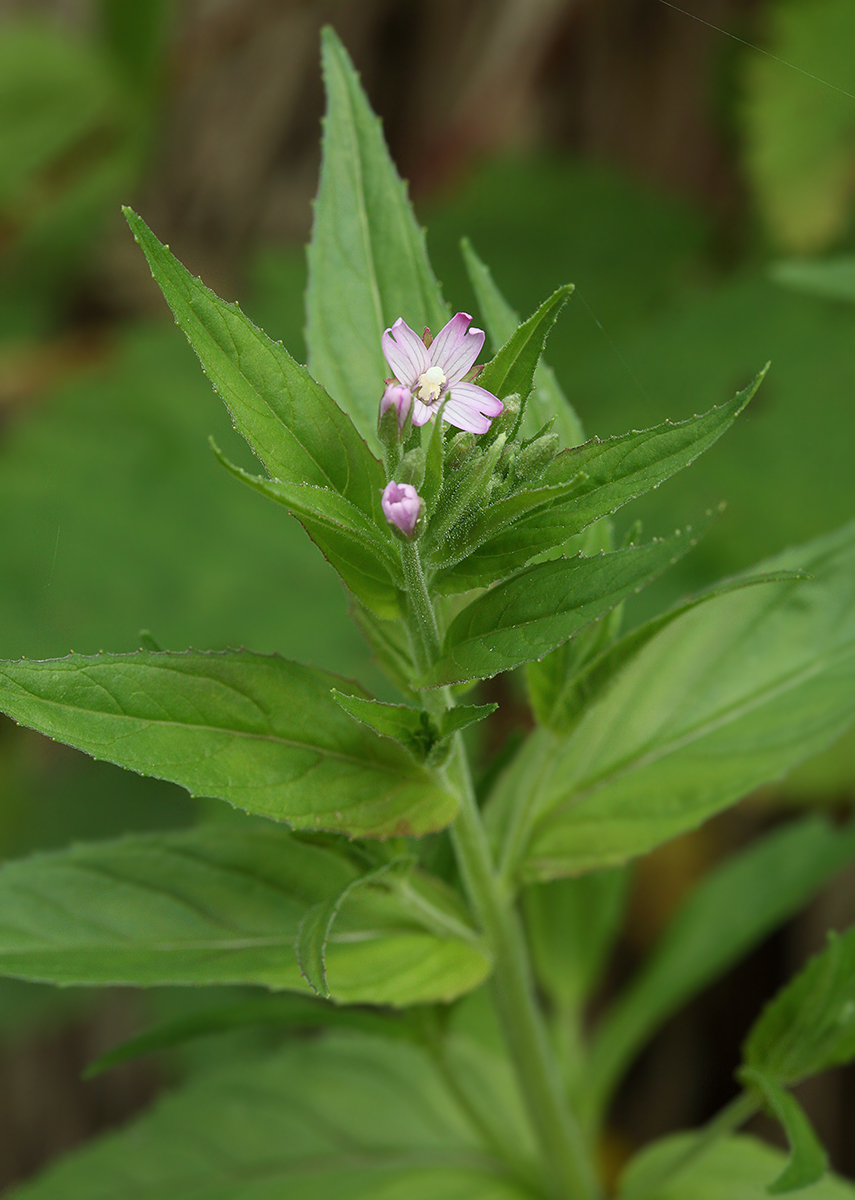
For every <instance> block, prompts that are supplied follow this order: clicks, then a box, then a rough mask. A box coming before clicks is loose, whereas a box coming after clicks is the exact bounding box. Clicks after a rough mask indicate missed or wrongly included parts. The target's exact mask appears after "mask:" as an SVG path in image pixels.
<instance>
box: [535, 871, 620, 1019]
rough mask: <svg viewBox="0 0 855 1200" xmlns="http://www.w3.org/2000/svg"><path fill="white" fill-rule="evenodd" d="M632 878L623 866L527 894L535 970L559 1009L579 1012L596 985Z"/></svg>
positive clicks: (555, 882) (544, 885) (554, 882)
mask: <svg viewBox="0 0 855 1200" xmlns="http://www.w3.org/2000/svg"><path fill="white" fill-rule="evenodd" d="M629 882H630V876H629V872H628V871H627V870H626V869H624V868H618V869H616V870H612V871H592V872H591V873H590V874H589V875H580V876H578V878H576V879H555V880H552V881H551V882H550V883H540V884H534V885H533V886H532V887H528V888H526V889H525V891H524V892H523V894H522V903H523V911H524V913H525V922H526V929H527V930H528V935H529V940H530V943H531V956H532V963H533V966H534V970H535V974H536V975H537V980H538V983H539V984H540V986H541V987H542V988H543V989H544V991H545V992H546V993H547V995H548V996H550V997H551V999H552V1001H553V1003H554V1004H555V1005H556V1006H557V1007H558V1008H559V1009H560V1010H565V1011H566V1010H567V1009H570V1010H577V1011H578V1010H579V1009H581V1007H582V1005H583V1004H584V1002H585V1000H586V999H587V998H588V997H589V996H590V994H591V991H592V989H593V988H594V987H595V985H596V983H597V980H598V978H599V975H600V971H601V970H602V967H603V965H604V963H605V960H606V957H607V955H608V953H609V951H610V950H611V948H612V945H613V943H614V939H615V938H616V936H617V934H618V932H619V930H620V924H621V920H622V918H623V914H624V905H625V902H626V899H627V892H628V885H629Z"/></svg>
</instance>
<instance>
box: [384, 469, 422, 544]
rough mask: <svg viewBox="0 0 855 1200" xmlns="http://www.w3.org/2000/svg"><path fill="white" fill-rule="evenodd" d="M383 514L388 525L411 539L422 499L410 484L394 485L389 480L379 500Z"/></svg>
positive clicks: (392, 481) (393, 482) (420, 509)
mask: <svg viewBox="0 0 855 1200" xmlns="http://www.w3.org/2000/svg"><path fill="white" fill-rule="evenodd" d="M380 504H381V505H382V508H383V513H384V515H385V517H386V520H387V521H388V522H389V524H390V525H394V526H395V528H396V529H400V531H401V533H403V534H404V536H405V537H408V538H411V537H412V536H413V534H414V533H415V530H416V522H417V521H418V519H419V514H420V513H421V511H422V499H421V496H419V494H418V492H417V491H416V489H415V488H414V487H413V485H412V484H411V483H395V480H394V479H392V480H390V482H389V483H387V484H386V486H385V488H384V489H383V495H382V497H381V498H380Z"/></svg>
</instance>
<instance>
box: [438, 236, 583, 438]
mask: <svg viewBox="0 0 855 1200" xmlns="http://www.w3.org/2000/svg"><path fill="white" fill-rule="evenodd" d="M461 250H462V251H463V261H464V262H465V264H466V270H467V272H468V274H469V280H470V282H471V284H472V287H473V289H474V291H475V296H476V298H477V300H478V306H479V308H480V309H481V313H482V316H483V318H484V323H485V324H486V326H487V330H488V332H489V334H490V340H491V341H492V343H493V345H494V346H495V347H496V348H497V349H498V347H499V346H501V345H503V343H505V342H507V341H508V339H509V338H511V337H513V334H514V330H515V329H516V328H517V326H518V325H519V323H520V321H519V317H518V316H517V314H516V313H515V312H514V310H513V309H512V308H511V306H510V305H509V304H508V302H507V300H505V298H504V296H503V295H502V293H501V292H500V291H499V289H498V288H497V287H496V284H495V283H494V281H493V277H492V275H491V274H490V271H489V270H488V268H487V267H486V266H485V265H484V263H482V262H481V260H480V258H479V257H478V255H477V254H476V253H475V251H474V250H473V249H472V246H471V245H470V243H469V242H468V240H467V239H465V238H464V239H463V242H462V243H461ZM534 384H535V387H534V392H533V393H532V395H531V397H530V399H529V403H528V404H527V405H526V410H525V412H524V413H523V423H522V431H523V434H524V436H526V437H532V436H533V435H534V434H535V433H537V431H538V429H539V428H540V427H541V426H543V425H545V424H546V423H547V421H550V420H552V418H553V417H554V418H555V432H556V433H557V434H558V436H559V437H560V438H561V440H562V441H563V443H564V445H565V446H578V445H580V444H581V443H582V442H583V441H584V440H585V435H584V433H583V432H582V423H581V422H580V420H579V418H578V417H577V415H576V413H575V411H574V410H573V406H572V405H571V403H570V401H569V400H568V399H567V397H566V396H565V395H564V392H563V391H562V390H561V387H560V385H559V383H558V380H557V379H556V378H555V372H554V371H553V370H552V369H551V368H550V367H548V366H547V365H546V363H544V362H540V363H539V364H538V366H537V369H536V370H535V373H534Z"/></svg>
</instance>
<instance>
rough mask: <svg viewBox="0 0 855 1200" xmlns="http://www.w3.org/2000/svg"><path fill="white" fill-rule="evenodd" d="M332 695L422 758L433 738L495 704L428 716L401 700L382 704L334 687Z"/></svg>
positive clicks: (474, 718) (481, 716)
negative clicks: (348, 693) (433, 716)
mask: <svg viewBox="0 0 855 1200" xmlns="http://www.w3.org/2000/svg"><path fill="white" fill-rule="evenodd" d="M333 698H334V700H335V702H336V704H339V705H340V706H341V707H342V708H343V709H344V711H345V712H346V713H349V714H350V716H352V717H353V718H354V720H356V721H361V722H362V724H363V725H367V726H368V728H369V729H373V730H374V732H375V733H379V734H380V735H381V736H382V737H388V738H394V739H395V740H396V741H398V742H401V743H403V745H405V746H406V747H407V749H408V750H409V751H410V753H411V754H414V755H415V756H416V757H417V758H424V757H425V756H426V755H427V753H428V752H429V751H430V749H431V748H432V746H433V745H434V744H435V743H436V742H437V741H440V740H442V739H444V738H447V737H450V736H451V734H453V733H456V732H457V730H458V729H466V727H467V726H468V725H472V724H474V723H475V722H476V721H483V720H484V718H485V717H489V715H490V713H493V712H495V711H496V709H497V708H498V707H499V706H498V704H460V705H458V706H457V707H456V708H452V709H450V710H449V711H448V712H444V713H442V714H441V715H440V716H439V717H437V718H432V717H430V716H429V715H428V714H427V713H426V712H424V711H423V710H422V709H420V708H408V707H407V706H406V705H405V704H383V703H381V702H380V701H379V700H365V699H364V698H363V697H362V696H346V695H343V694H342V693H340V692H337V691H335V690H333Z"/></svg>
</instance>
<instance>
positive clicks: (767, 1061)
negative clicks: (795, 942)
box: [744, 928, 855, 1084]
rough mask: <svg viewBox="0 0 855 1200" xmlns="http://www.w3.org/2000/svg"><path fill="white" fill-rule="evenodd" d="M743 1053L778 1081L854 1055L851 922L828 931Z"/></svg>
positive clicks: (796, 1078)
mask: <svg viewBox="0 0 855 1200" xmlns="http://www.w3.org/2000/svg"><path fill="white" fill-rule="evenodd" d="M744 1056H745V1062H746V1064H747V1065H748V1066H749V1067H751V1068H753V1069H755V1070H757V1071H760V1072H762V1073H763V1074H764V1075H768V1076H770V1077H771V1078H772V1079H774V1080H775V1081H776V1082H777V1083H781V1084H791V1083H798V1081H799V1080H800V1079H804V1078H805V1077H806V1076H807V1075H815V1074H816V1073H817V1072H818V1071H824V1070H826V1069H827V1068H828V1067H833V1066H837V1065H838V1064H840V1063H845V1062H849V1061H850V1060H851V1059H852V1058H855V928H852V929H849V930H847V932H846V933H844V934H843V935H842V936H839V935H837V934H835V933H832V934H830V935H829V942H828V945H827V947H826V948H825V950H823V951H822V953H820V954H817V955H816V956H815V957H814V958H812V959H811V960H810V962H809V963H808V964H807V966H806V967H805V968H804V970H802V971H801V972H800V973H799V974H798V975H797V976H796V977H795V979H793V980H792V982H791V983H789V984H788V985H787V987H785V988H784V989H783V991H781V992H779V993H778V995H777V996H776V997H775V998H774V1000H772V1001H771V1002H770V1003H769V1004H768V1005H767V1006H766V1008H765V1009H764V1010H763V1012H762V1013H761V1014H760V1017H759V1019H758V1020H757V1021H756V1023H755V1024H754V1026H753V1028H752V1029H751V1032H750V1033H749V1035H748V1038H747V1040H746V1042H745V1048H744Z"/></svg>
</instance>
